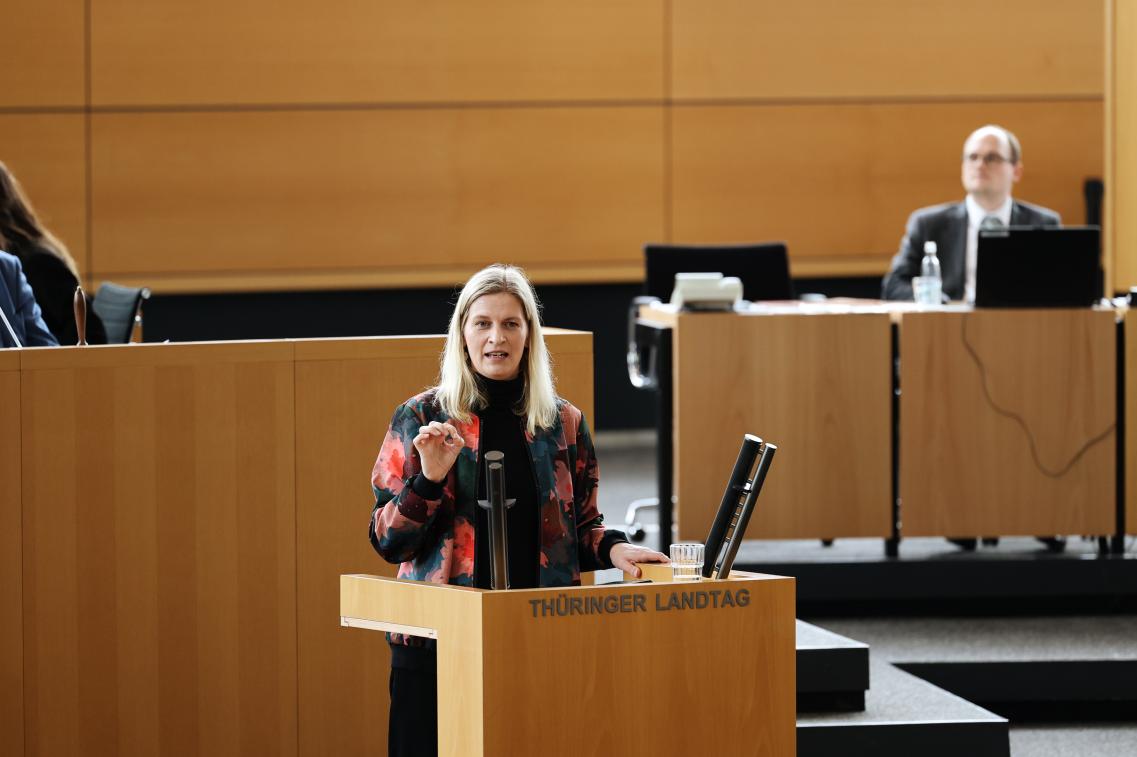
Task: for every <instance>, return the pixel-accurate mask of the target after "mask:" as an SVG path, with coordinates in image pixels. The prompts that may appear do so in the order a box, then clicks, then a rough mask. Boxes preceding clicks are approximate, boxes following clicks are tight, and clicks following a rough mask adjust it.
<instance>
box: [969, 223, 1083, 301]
mask: <svg viewBox="0 0 1137 757" xmlns="http://www.w3.org/2000/svg"><path fill="white" fill-rule="evenodd" d="M1101 296H1102V274H1101V230H1100V229H1099V228H1098V227H1097V226H1067V227H1025V226H1021V227H1020V226H1011V227H1009V228H1006V229H992V230H981V231H980V232H979V246H978V252H977V259H976V266H975V306H976V307H985V308H1047V307H1054V308H1081V307H1089V306H1091V305H1093V304H1095V303H1096V302H1097V301H1098V300H1099V299H1100V298H1101Z"/></svg>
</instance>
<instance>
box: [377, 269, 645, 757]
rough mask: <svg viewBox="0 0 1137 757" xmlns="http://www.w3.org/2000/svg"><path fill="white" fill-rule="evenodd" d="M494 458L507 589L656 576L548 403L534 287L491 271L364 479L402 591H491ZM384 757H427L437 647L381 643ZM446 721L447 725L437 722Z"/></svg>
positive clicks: (583, 451) (584, 427)
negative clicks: (386, 687)
mask: <svg viewBox="0 0 1137 757" xmlns="http://www.w3.org/2000/svg"><path fill="white" fill-rule="evenodd" d="M488 451H499V452H502V453H504V474H505V475H504V480H505V496H506V497H508V498H509V499H512V500H513V501H514V502H513V504H512V506H511V507H510V508H509V509H508V510H507V521H506V532H507V537H508V538H507V539H506V543H507V544H508V545H509V548H508V578H509V587H510V588H532V587H556V586H570V585H573V584H578V583H580V573H581V571H591V570H597V569H602V568H612V567H616V568H620V569H622V570H625V571H627V572H629V573H632V574H633V575H638V574H639V569H638V568H636V567H635V564H634V563H637V562H665V561H666V560H667V558H666V557H664V556H663V555H662V554H660V553H659V552H655V551H653V550H649V549H646V548H644V547H638V546H634V545H632V544H630V543H628V541H627V539H626V538H625V537H624V534H623V533H622V532H620V531H615V530H609V529H605V528H604V526H603V525H602V518H601V515H600V512H599V510H598V508H597V491H596V486H597V481H598V468H597V464H596V454H595V450H594V449H593V446H592V438H591V435H590V433H589V429H588V424H587V423H586V422H585V420H584V416H583V414H582V413H581V411H580V410H579V409H577V408H576V407H575V406H573V405H572V404H571V403H569V402H567V401H565V400H563V399H561V398H560V397H558V396H557V395H556V393H555V392H554V389H553V377H552V370H551V367H550V360H549V354H548V351H547V350H546V348H545V341H544V337H543V335H542V333H541V321H540V316H539V312H538V305H537V299H536V296H535V294H534V292H533V287H532V285H530V283H529V281H528V279H526V277H525V275H524V273H523V272H522V271H521V269H519V268H515V267H513V266H508V265H492V266H489V267H488V268H485V269H483V270H481V271H479V272H478V273H476V274H474V275H473V277H471V278H470V280H469V281H467V282H466V285H465V286H464V287H463V288H462V292H461V294H460V295H459V296H458V302H457V304H456V305H455V307H454V313H453V314H452V316H451V318H450V328H449V330H448V333H447V338H446V346H445V347H444V349H443V354H442V359H441V371H440V380H439V383H438V385H437V386H435V387H432V388H430V389H428V390H426V391H425V392H422V393H421V394H418V395H416V396H414V397H412V398H410V399H408V400H407V401H406V402H404V403H403V404H401V405H400V406H399V407H397V408H396V409H395V413H394V416H393V417H392V419H391V425H390V427H389V428H388V429H387V434H386V437H385V438H384V440H383V444H382V447H381V448H380V450H379V457H378V459H377V460H376V461H375V467H374V469H373V470H372V475H371V482H372V486H373V488H374V491H375V508H374V509H373V510H372V513H371V522H370V526H369V533H370V539H371V544H372V545H373V546H374V547H375V550H376V551H377V552H378V553H379V554H380V555H381V556H382V557H383V558H384V559H385V560H387V561H389V562H392V563H398V564H399V571H398V575H399V577H400V578H406V579H413V580H418V581H431V582H434V583H450V584H457V585H460V586H476V587H480V588H489V587H490V561H491V557H490V551H489V541H490V540H489V538H488V534H489V523H488V515H487V511H486V510H485V509H484V508H483V507H479V506H478V500H479V499H481V500H485V499H487V495H486V475H485V454H486V452H488ZM389 639H390V642H391V646H392V652H391V682H390V690H391V712H390V729H389V732H388V733H389V744H388V751H389V754H390V755H391V756H392V757H395V756H398V757H404V756H406V755H429V754H434V753H435V751H436V744H437V712H436V702H437V691H436V685H437V683H436V678H435V654H434V648H433V646H431V645H432V644H433V642H428V640H426V639H422V638H418V637H410V636H401V635H399V634H390V637H389ZM444 715H445V714H444Z"/></svg>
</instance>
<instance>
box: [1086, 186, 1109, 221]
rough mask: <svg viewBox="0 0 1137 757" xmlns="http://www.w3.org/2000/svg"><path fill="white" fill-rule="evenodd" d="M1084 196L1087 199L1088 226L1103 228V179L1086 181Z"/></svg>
mask: <svg viewBox="0 0 1137 757" xmlns="http://www.w3.org/2000/svg"><path fill="white" fill-rule="evenodd" d="M1082 194H1083V195H1085V198H1086V226H1101V201H1102V196H1103V195H1104V194H1105V185H1104V184H1103V183H1102V180H1101V179H1086V181H1085V183H1084V184H1082Z"/></svg>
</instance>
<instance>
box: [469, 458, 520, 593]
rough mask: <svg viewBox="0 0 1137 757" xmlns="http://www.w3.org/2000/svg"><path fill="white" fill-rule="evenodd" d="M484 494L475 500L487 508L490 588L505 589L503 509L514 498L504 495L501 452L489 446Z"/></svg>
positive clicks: (506, 547)
mask: <svg viewBox="0 0 1137 757" xmlns="http://www.w3.org/2000/svg"><path fill="white" fill-rule="evenodd" d="M486 497H487V498H486V499H479V500H478V506H479V507H482V508H483V509H485V510H489V516H490V567H491V569H492V570H491V572H490V588H491V589H508V588H509V544H508V543H507V537H506V521H505V511H506V509H507V508H510V507H513V503H514V502H516V501H517V500H516V499H506V498H505V453H504V452H499V451H497V450H491V451H489V452H487V453H486Z"/></svg>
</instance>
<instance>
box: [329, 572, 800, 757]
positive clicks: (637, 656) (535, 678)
mask: <svg viewBox="0 0 1137 757" xmlns="http://www.w3.org/2000/svg"><path fill="white" fill-rule="evenodd" d="M645 567H652V566H645ZM645 573H647V574H648V575H656V576H661V575H662V576H665V577H668V578H669V576H670V570H669V569H665V570H664V571H659V570H658V569H656V570H654V571H650V572H649V571H645ZM340 614H341V616H342V617H341V624H342V625H344V626H349V627H353V628H365V629H371V630H375V631H397V632H401V633H409V634H412V635H417V636H424V637H429V638H433V639H437V643H438V680H439V689H438V712H439V729H438V747H439V749H438V753H439V755H442V756H444V757H459V756H461V757H510V756H512V755H517V756H518V757H521V756H525V757H529V756H531V755H534V754H540V755H543V757H555V756H558V755H564V756H565V757H569V756H570V755H571V756H572V757H576V756H577V755H582V754H588V755H601V756H602V755H621V757H635V756H637V755H643V757H647V756H648V755H651V757H659V755H703V754H714V755H721V756H722V757H732V756H733V755H769V756H770V757H786V756H787V755H793V754H794V753H795V748H796V730H795V729H796V726H795V719H796V698H795V651H794V581H793V579H792V578H781V577H778V576H765V575H759V574H753V573H740V572H737V571H735V572H734V573H732V574H731V577H730V579H729V580H706V581H699V582H690V583H687V582H684V583H670V582H663V583H661V582H653V583H632V584H612V585H606V586H605V585H601V586H573V587H566V588H561V589H517V590H511V591H483V590H480V589H468V588H463V587H458V586H443V585H437V584H427V583H420V582H415V581H400V580H396V579H392V578H382V577H378V576H362V575H344V576H340ZM376 643H385V641H384V640H383V638H382V637H379V636H377V637H376ZM380 716H381V715H380V714H379V713H376V717H380ZM382 716H383V717H385V713H384V714H383V715H382Z"/></svg>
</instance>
